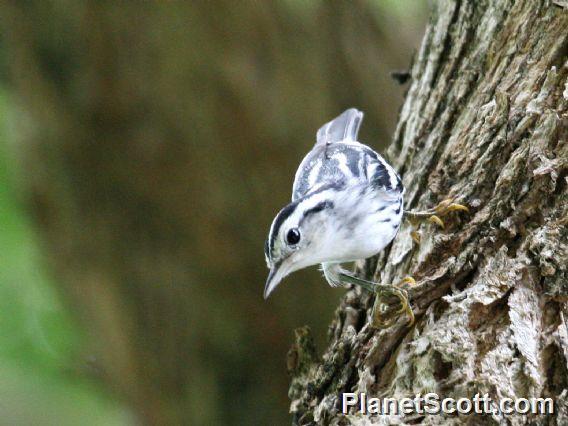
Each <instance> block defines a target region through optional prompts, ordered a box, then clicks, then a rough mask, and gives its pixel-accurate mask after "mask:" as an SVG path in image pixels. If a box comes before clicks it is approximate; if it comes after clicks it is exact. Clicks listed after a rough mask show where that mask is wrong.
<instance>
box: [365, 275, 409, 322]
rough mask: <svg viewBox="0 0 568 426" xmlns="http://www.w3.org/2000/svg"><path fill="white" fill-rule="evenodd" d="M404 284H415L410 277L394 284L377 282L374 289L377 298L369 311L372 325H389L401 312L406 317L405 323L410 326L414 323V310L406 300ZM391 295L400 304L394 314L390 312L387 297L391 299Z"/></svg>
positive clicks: (406, 294) (390, 305) (390, 306)
mask: <svg viewBox="0 0 568 426" xmlns="http://www.w3.org/2000/svg"><path fill="white" fill-rule="evenodd" d="M406 285H411V286H412V285H416V281H415V280H414V278H412V277H406V278H404V279H403V280H402V281H400V282H398V283H396V284H394V285H391V284H377V286H376V289H375V292H376V293H377V298H376V299H375V305H374V306H373V312H372V313H371V325H372V326H373V327H375V328H387V327H390V326H391V325H393V324H394V323H395V322H396V321H397V320H398V316H399V315H400V314H403V313H405V314H406V316H407V318H408V324H407V325H408V326H409V327H411V326H412V325H413V324H414V312H413V311H412V307H411V306H410V302H409V301H408V292H407V291H406V289H405V288H404V287H405V286H406ZM383 296H384V297H383ZM393 297H395V298H397V299H398V304H399V305H400V307H399V309H397V310H395V311H394V315H393V313H392V309H393V308H392V302H389V298H391V299H392V298H393Z"/></svg>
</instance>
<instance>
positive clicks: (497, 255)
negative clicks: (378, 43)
mask: <svg viewBox="0 0 568 426" xmlns="http://www.w3.org/2000/svg"><path fill="white" fill-rule="evenodd" d="M567 52H568V11H567V10H566V6H565V5H564V6H562V4H561V2H551V1H535V0H525V1H508V0H495V1H491V2H488V1H479V2H477V1H476V2H474V1H470V2H468V1H460V0H441V1H438V2H436V3H435V4H434V7H433V10H432V16H431V19H430V21H429V25H428V27H427V29H426V33H425V36H424V39H423V42H422V46H421V48H420V50H419V52H418V54H417V56H416V59H415V61H414V65H413V67H412V72H411V75H412V80H411V85H410V88H409V90H408V94H407V98H406V101H405V103H404V106H403V108H402V110H401V112H400V117H399V122H398V126H397V129H396V132H395V135H394V140H393V143H392V145H391V146H390V148H389V150H388V157H389V159H390V161H391V162H392V164H393V165H394V166H395V167H396V168H397V169H398V171H399V172H400V173H401V174H402V175H403V177H404V184H405V187H406V200H405V201H406V208H407V209H413V210H415V209H419V210H423V209H426V208H429V207H432V206H434V205H436V204H437V203H438V202H440V201H441V200H443V199H446V198H448V197H455V198H457V199H459V200H460V201H462V203H464V204H467V205H468V206H469V209H470V213H469V214H459V215H458V214H455V213H454V214H452V215H451V216H449V217H447V219H446V226H445V228H444V229H439V228H437V227H435V226H433V225H428V226H425V225H423V226H422V228H421V229H420V232H421V242H420V244H419V245H417V244H415V243H414V242H413V240H412V239H411V237H410V232H411V230H412V225H411V224H410V223H405V224H404V226H403V227H402V229H401V231H400V233H399V235H398V236H397V238H396V239H395V241H394V242H393V244H392V245H391V246H390V248H389V249H388V250H386V251H384V252H383V253H381V254H380V255H379V256H378V258H377V259H371V260H369V261H367V262H366V263H365V265H361V266H362V267H360V272H361V274H363V275H366V276H367V278H371V277H372V276H373V275H375V278H376V279H379V280H380V281H382V282H385V283H392V282H396V281H398V280H400V279H401V278H403V277H405V276H407V275H411V276H413V277H414V278H415V280H416V281H417V285H416V286H415V287H413V288H412V289H411V290H410V298H411V301H412V306H413V309H414V312H415V314H416V323H415V324H414V326H412V327H407V326H406V325H405V321H403V320H402V318H401V319H400V320H399V321H398V322H397V323H396V324H395V325H394V326H391V327H389V328H387V329H373V328H372V327H371V326H370V324H369V317H370V313H371V311H372V307H373V301H374V297H373V296H372V295H370V294H368V293H365V292H364V291H360V290H359V289H351V290H350V291H348V293H347V294H346V295H345V297H344V298H343V300H342V301H341V303H340V306H339V308H338V309H337V311H336V315H335V319H334V320H333V322H332V325H331V328H330V341H329V346H328V348H327V349H326V351H325V353H324V355H323V357H322V358H321V359H318V357H317V356H316V354H315V350H314V348H313V345H312V344H311V343H310V341H311V339H310V335H309V330H307V329H300V330H297V332H296V336H297V339H296V343H295V344H294V346H293V347H292V349H291V351H290V353H289V362H288V368H289V369H290V370H291V374H292V383H291V387H290V392H289V394H290V397H291V399H292V404H291V412H292V413H293V416H294V422H295V423H296V424H311V423H313V422H317V423H318V424H395V423H396V424H416V423H421V424H464V423H465V424H476V425H477V424H515V425H517V424H529V423H530V424H558V425H560V424H564V425H565V424H568V409H567V404H566V403H567V400H568V397H567V393H568V390H567V388H568V367H567V359H568V330H567V326H566V317H567V316H568V310H567V305H566V300H567V295H568V283H567V278H568V274H567V265H568V241H567V240H568V238H567V227H566V224H567V221H568V220H567V218H568V189H567V180H568V178H567V169H568V143H567V141H568V130H567V121H568V115H567V111H568V83H567V75H568V62H567ZM344 392H355V393H358V394H360V393H366V394H367V398H369V397H393V398H399V399H400V398H403V397H411V398H412V397H414V395H416V394H418V393H421V394H422V395H424V394H425V393H428V392H436V393H437V394H438V395H440V397H441V398H445V397H453V398H456V399H457V398H460V397H470V398H471V397H473V396H474V395H475V394H476V393H479V394H481V395H483V394H489V396H490V398H491V399H492V401H494V402H497V401H500V400H501V399H502V398H505V397H510V398H531V397H545V398H546V397H550V398H553V400H554V402H555V405H554V414H553V415H552V416H542V415H535V414H528V415H521V414H513V415H504V414H500V413H496V414H494V415H492V416H489V415H486V416H484V417H479V416H473V415H469V416H466V415H456V414H454V415H444V414H440V415H424V414H422V415H420V414H416V415H413V416H406V417H405V416H404V415H402V414H400V415H386V414H382V415H372V416H370V415H368V414H367V415H364V414H361V413H359V412H358V407H353V408H351V410H350V412H349V414H347V415H344V414H342V412H341V395H342V393H344ZM494 406H495V405H494Z"/></svg>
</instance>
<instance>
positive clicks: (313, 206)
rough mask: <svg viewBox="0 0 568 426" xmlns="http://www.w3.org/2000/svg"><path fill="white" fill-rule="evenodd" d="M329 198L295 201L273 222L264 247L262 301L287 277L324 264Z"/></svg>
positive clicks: (324, 195) (330, 207) (331, 213)
mask: <svg viewBox="0 0 568 426" xmlns="http://www.w3.org/2000/svg"><path fill="white" fill-rule="evenodd" d="M329 195H330V194H329V192H328V191H323V192H321V193H318V194H315V195H313V196H307V197H304V198H301V199H299V200H296V201H294V202H292V203H290V204H288V205H287V206H286V207H284V208H283V209H282V210H280V212H279V213H278V214H277V215H276V217H275V218H274V221H273V222H272V226H271V227H270V232H269V234H268V239H267V240H266V243H265V247H264V254H265V257H266V264H267V265H268V267H269V268H270V273H269V275H268V279H267V280H266V286H265V288H264V298H265V299H266V298H267V297H268V296H269V295H270V293H272V291H273V290H274V289H275V288H276V286H277V285H278V284H279V283H280V282H281V281H282V280H283V279H284V277H286V276H287V275H289V274H291V273H292V272H294V271H297V270H299V269H302V268H306V267H308V266H312V265H317V264H318V263H321V262H323V261H325V260H327V257H328V253H327V251H328V249H329V247H330V241H328V239H329V238H330V236H331V234H332V233H330V232H328V230H329V229H330V226H331V222H332V221H333V216H334V211H333V208H334V204H333V202H332V201H330V199H329Z"/></svg>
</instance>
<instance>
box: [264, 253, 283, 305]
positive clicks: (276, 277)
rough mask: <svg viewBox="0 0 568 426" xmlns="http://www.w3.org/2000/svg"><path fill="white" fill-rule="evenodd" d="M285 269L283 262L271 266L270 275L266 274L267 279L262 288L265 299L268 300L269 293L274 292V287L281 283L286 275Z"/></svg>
mask: <svg viewBox="0 0 568 426" xmlns="http://www.w3.org/2000/svg"><path fill="white" fill-rule="evenodd" d="M286 269H287V268H286V265H284V264H283V262H278V263H275V264H274V265H272V267H271V268H270V273H269V274H268V279H267V280H266V285H265V286H264V298H265V299H268V296H270V293H272V292H273V291H274V289H275V288H276V286H277V285H278V284H280V281H282V280H283V279H284V277H285V276H286V275H287V273H286Z"/></svg>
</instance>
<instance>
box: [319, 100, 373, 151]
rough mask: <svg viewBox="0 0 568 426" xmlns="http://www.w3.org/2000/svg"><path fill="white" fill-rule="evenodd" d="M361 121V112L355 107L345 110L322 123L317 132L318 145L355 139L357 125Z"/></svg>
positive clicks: (359, 124)
mask: <svg viewBox="0 0 568 426" xmlns="http://www.w3.org/2000/svg"><path fill="white" fill-rule="evenodd" d="M362 121H363V113H362V112H361V111H359V110H358V109H355V108H349V109H348V110H345V111H344V112H343V113H342V114H341V115H339V116H337V117H336V118H334V119H333V120H331V121H330V122H329V123H326V124H324V125H323V126H322V127H320V129H319V130H318V133H317V142H316V146H318V145H324V144H325V145H329V144H332V143H336V142H342V141H345V140H347V141H357V134H358V133H359V127H360V126H361V122H362Z"/></svg>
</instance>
